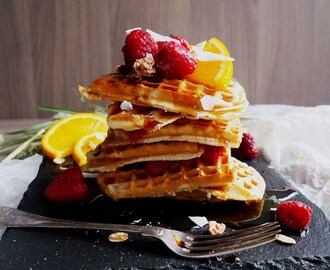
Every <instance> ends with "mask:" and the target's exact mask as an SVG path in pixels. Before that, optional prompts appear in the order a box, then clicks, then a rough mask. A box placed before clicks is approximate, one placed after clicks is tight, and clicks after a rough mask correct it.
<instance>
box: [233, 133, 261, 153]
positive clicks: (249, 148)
mask: <svg viewBox="0 0 330 270" xmlns="http://www.w3.org/2000/svg"><path fill="white" fill-rule="evenodd" d="M231 154H232V156H233V157H236V158H238V159H240V160H245V159H258V155H259V153H258V149H257V148H256V145H255V141H254V138H253V137H252V135H251V134H249V133H244V134H243V137H242V142H241V144H240V146H239V148H237V149H232V150H231Z"/></svg>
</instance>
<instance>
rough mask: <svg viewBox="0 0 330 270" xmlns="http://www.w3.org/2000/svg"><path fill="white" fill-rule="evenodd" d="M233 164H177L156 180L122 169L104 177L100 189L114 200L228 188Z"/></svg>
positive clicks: (142, 171)
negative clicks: (226, 185)
mask: <svg viewBox="0 0 330 270" xmlns="http://www.w3.org/2000/svg"><path fill="white" fill-rule="evenodd" d="M229 166H230V165H229V164H225V165H222V166H218V165H212V166H207V165H205V164H203V162H201V160H200V159H197V160H195V162H185V161H177V162H173V164H172V166H171V168H170V169H169V170H168V171H167V172H165V174H164V175H161V176H152V175H149V174H148V173H147V171H146V170H145V169H144V168H143V167H142V168H129V169H127V170H125V169H124V168H123V169H120V170H117V171H115V172H106V173H100V174H99V175H98V177H97V182H98V184H99V186H100V189H101V190H102V191H103V192H104V193H105V194H107V195H108V196H110V197H111V198H112V199H114V200H118V199H123V198H139V197H161V196H170V195H174V194H175V193H176V192H180V191H187V190H188V191H190V190H194V189H197V188H200V187H212V186H213V187H214V186H219V185H224V184H228V183H230V182H232V181H233V180H234V177H235V174H234V172H233V171H232V170H231V169H230V168H229Z"/></svg>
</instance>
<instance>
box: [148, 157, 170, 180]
mask: <svg viewBox="0 0 330 270" xmlns="http://www.w3.org/2000/svg"><path fill="white" fill-rule="evenodd" d="M170 166H171V161H166V160H165V161H149V162H148V163H147V165H146V167H145V170H146V171H147V173H149V174H150V175H153V176H160V175H162V174H164V173H165V172H166V171H167V170H168V169H169V168H170Z"/></svg>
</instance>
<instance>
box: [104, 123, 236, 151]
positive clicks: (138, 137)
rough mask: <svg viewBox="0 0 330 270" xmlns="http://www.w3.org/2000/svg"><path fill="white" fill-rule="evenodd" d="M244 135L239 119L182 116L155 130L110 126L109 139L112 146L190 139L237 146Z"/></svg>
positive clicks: (230, 146) (196, 141) (108, 142)
mask: <svg viewBox="0 0 330 270" xmlns="http://www.w3.org/2000/svg"><path fill="white" fill-rule="evenodd" d="M241 138H242V128H241V123H240V121H239V119H235V120H232V121H229V122H217V121H212V120H190V119H185V118H180V119H179V120H176V121H175V122H173V123H171V124H168V125H166V126H164V127H162V128H161V129H156V130H154V131H152V132H150V131H149V132H147V131H145V130H139V131H130V132H127V131H124V130H123V129H115V130H110V131H109V133H108V137H107V139H106V141H107V144H108V145H110V146H119V145H128V144H137V143H139V144H140V143H141V144H142V143H155V142H160V141H187V142H195V143H199V144H207V145H213V146H224V147H229V148H237V147H238V146H239V145H240V143H241Z"/></svg>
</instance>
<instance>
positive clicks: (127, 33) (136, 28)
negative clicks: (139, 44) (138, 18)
mask: <svg viewBox="0 0 330 270" xmlns="http://www.w3.org/2000/svg"><path fill="white" fill-rule="evenodd" d="M134 30H141V27H135V28H132V29H127V30H126V31H125V33H126V36H128V35H129V34H130V33H131V32H133V31H134Z"/></svg>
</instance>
